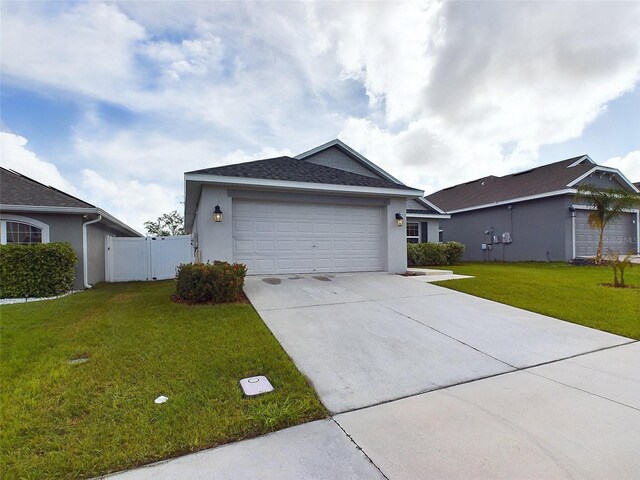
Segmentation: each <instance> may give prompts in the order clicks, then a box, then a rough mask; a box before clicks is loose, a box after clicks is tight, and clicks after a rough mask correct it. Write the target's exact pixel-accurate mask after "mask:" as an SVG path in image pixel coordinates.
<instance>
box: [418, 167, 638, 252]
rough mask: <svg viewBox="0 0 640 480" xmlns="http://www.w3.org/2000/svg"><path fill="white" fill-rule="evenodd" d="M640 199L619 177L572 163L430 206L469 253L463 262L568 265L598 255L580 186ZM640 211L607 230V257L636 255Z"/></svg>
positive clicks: (436, 199)
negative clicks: (627, 193)
mask: <svg viewBox="0 0 640 480" xmlns="http://www.w3.org/2000/svg"><path fill="white" fill-rule="evenodd" d="M585 184H591V185H595V186H597V187H604V188H620V189H625V190H628V191H630V192H636V193H637V192H638V191H639V189H638V187H637V186H636V185H634V184H633V183H631V182H630V181H629V180H628V179H627V178H626V177H625V176H624V175H623V174H622V173H621V172H620V171H619V170H617V169H615V168H610V167H604V166H601V165H597V164H596V163H595V162H594V161H593V160H591V158H589V156H587V155H583V156H580V157H574V158H569V159H567V160H562V161H559V162H555V163H551V164H548V165H543V166H541V167H537V168H532V169H530V170H526V171H523V172H518V173H514V174H511V175H505V176H502V177H496V176H488V177H484V178H479V179H477V180H474V181H471V182H467V183H463V184H460V185H456V186H453V187H449V188H445V189H443V190H440V191H438V192H435V193H433V194H431V195H428V196H427V197H426V198H427V200H428V201H430V202H431V203H433V204H434V205H438V207H440V208H442V209H444V210H445V211H446V212H447V213H448V214H450V215H451V218H450V219H448V220H444V221H443V237H444V240H445V241H449V240H456V241H459V242H462V243H464V244H465V245H466V249H465V255H464V260H469V261H482V260H498V261H526V260H533V261H548V260H553V261H568V260H571V259H573V258H576V257H581V256H591V255H595V252H596V248H597V245H598V230H596V229H593V228H590V227H589V224H588V222H587V217H588V215H589V209H588V207H586V206H585V205H582V204H579V203H577V202H576V200H575V193H576V189H577V188H578V187H579V186H580V185H585ZM639 226H640V217H639V213H638V209H631V210H629V211H628V212H627V213H625V214H623V215H622V216H621V217H620V218H618V219H617V220H615V221H613V222H611V223H610V224H609V226H608V227H607V229H606V230H605V245H604V247H605V251H606V249H608V248H610V249H612V250H614V251H620V252H621V253H627V252H634V253H637V252H638V250H639V248H640V245H639V243H638V241H639V237H640V232H639Z"/></svg>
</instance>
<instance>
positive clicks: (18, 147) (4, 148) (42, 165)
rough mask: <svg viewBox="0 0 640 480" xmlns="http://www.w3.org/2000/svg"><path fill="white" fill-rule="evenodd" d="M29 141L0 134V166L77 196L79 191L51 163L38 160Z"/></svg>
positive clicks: (9, 134)
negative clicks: (30, 148)
mask: <svg viewBox="0 0 640 480" xmlns="http://www.w3.org/2000/svg"><path fill="white" fill-rule="evenodd" d="M27 143H28V142H27V139H26V138H24V137H21V136H20V135H15V134H13V133H8V132H0V150H1V152H2V155H1V157H2V159H1V162H0V164H1V165H2V166H3V167H4V168H7V169H10V170H13V171H15V172H18V173H21V174H22V175H25V176H27V177H30V178H32V179H34V180H36V181H38V182H40V183H43V184H45V185H50V186H52V187H54V188H57V189H58V190H62V191H64V192H66V193H69V194H71V195H77V194H78V190H77V189H76V187H75V186H74V185H73V184H72V183H71V182H69V181H67V180H66V179H65V178H64V177H63V176H62V175H61V174H60V172H59V171H58V168H57V167H56V166H55V165H54V164H53V163H50V162H46V161H44V160H41V159H39V158H38V156H37V155H36V154H35V153H34V152H32V151H31V150H29V149H28V148H27Z"/></svg>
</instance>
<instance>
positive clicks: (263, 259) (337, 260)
mask: <svg viewBox="0 0 640 480" xmlns="http://www.w3.org/2000/svg"><path fill="white" fill-rule="evenodd" d="M233 219H234V220H233V229H234V230H233V238H234V242H233V245H234V258H235V260H236V261H239V262H242V263H245V264H246V265H247V266H248V269H249V273H254V274H256V273H258V274H259V273H306V272H308V273H311V272H338V271H373V270H381V269H382V245H383V241H382V240H383V239H382V231H383V228H382V209H381V208H377V207H349V206H334V205H312V204H302V205H294V204H278V203H268V202H251V201H243V200H237V201H234V202H233Z"/></svg>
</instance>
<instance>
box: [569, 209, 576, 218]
mask: <svg viewBox="0 0 640 480" xmlns="http://www.w3.org/2000/svg"><path fill="white" fill-rule="evenodd" d="M569 212H571V217H572V218H573V217H575V216H576V209H575V207H569Z"/></svg>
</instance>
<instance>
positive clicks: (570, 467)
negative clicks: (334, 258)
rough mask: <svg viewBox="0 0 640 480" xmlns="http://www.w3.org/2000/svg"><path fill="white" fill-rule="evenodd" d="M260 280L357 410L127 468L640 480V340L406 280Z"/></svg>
mask: <svg viewBox="0 0 640 480" xmlns="http://www.w3.org/2000/svg"><path fill="white" fill-rule="evenodd" d="M245 291H246V293H247V295H248V296H249V298H250V299H251V301H252V302H253V304H254V306H255V307H256V309H257V310H258V312H259V313H260V315H261V316H262V318H263V319H264V320H265V321H266V323H267V325H268V326H269V328H271V330H272V331H273V332H274V334H275V335H276V336H277V337H278V339H279V340H280V342H281V343H282V345H283V346H284V347H285V349H286V350H287V352H288V353H289V354H290V355H291V356H292V358H293V359H294V361H295V362H296V364H297V365H298V367H299V368H300V369H301V370H302V371H303V372H304V373H305V374H306V375H307V376H308V377H309V379H310V380H311V381H312V382H313V384H314V386H315V387H316V389H317V391H318V393H319V395H320V397H321V398H322V400H323V401H324V402H325V404H326V405H327V406H328V408H329V409H330V410H331V411H332V412H334V413H335V412H342V413H335V414H334V415H332V417H331V418H330V419H327V420H321V421H318V422H311V423H308V424H304V425H299V426H296V427H292V428H289V429H285V430H281V431H279V432H275V433H273V434H270V435H266V436H263V437H259V438H255V439H251V440H246V441H242V442H238V443H235V444H230V445H227V446H223V447H219V448H215V449H211V450H208V451H204V452H200V453H197V454H193V455H188V456H184V457H180V458H177V459H174V460H170V461H167V462H162V463H159V464H155V465H151V466H149V467H146V468H141V469H137V470H132V471H129V472H124V473H121V474H118V475H115V476H114V477H113V478H117V479H122V480H144V479H151V478H153V479H172V478H194V479H207V480H209V479H225V480H227V479H228V480H233V479H253V478H265V479H270V478H274V479H275V478H277V479H291V480H293V479H296V480H297V479H300V478H305V479H336V478H340V479H342V478H344V479H362V480H369V479H385V478H386V479H391V480H405V479H406V480H411V479H423V478H424V479H427V478H429V479H431V478H447V479H468V478H487V479H516V478H518V479H519V478H522V479H531V478H545V479H556V478H557V479H574V478H593V479H600V478H616V479H636V478H637V476H638V472H639V471H640V455H638V452H639V451H640V433H639V432H640V369H639V368H638V365H639V364H640V343H639V342H635V341H632V340H630V339H627V338H624V337H618V336H615V335H610V334H606V333H603V332H599V331H596V330H592V329H588V328H584V327H580V326H578V325H573V324H570V323H566V322H562V321H560V320H555V319H552V318H548V317H544V316H541V315H536V314H532V313H529V312H525V311H522V310H518V309H516V308H512V307H507V306H504V305H500V304H496V303H493V302H489V301H486V300H482V299H478V298H475V297H470V296H468V295H465V294H461V293H457V292H453V291H450V290H446V289H443V288H440V287H436V286H433V285H430V284H425V283H423V282H419V281H415V280H414V279H411V278H404V277H399V276H394V275H386V274H362V275H333V276H329V275H327V276H316V277H313V276H282V277H249V278H247V281H246V288H245ZM433 390H437V391H433ZM420 392H428V393H420Z"/></svg>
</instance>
